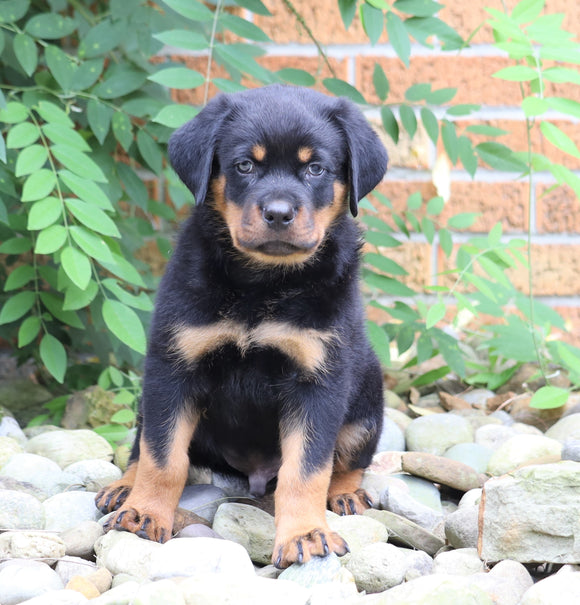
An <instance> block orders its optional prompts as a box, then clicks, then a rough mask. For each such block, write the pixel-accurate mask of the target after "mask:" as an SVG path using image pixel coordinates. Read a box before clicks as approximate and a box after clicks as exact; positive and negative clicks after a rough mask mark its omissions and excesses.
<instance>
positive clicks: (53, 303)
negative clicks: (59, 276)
mask: <svg viewBox="0 0 580 605" xmlns="http://www.w3.org/2000/svg"><path fill="white" fill-rule="evenodd" d="M65 279H67V280H68V278H66V275H65ZM40 300H42V304H43V305H44V306H45V307H46V308H47V309H48V311H49V312H50V314H51V315H52V316H53V317H56V319H58V320H59V321H61V322H62V323H65V324H67V325H68V326H72V327H73V328H78V329H79V330H83V329H84V327H85V326H84V325H83V322H82V321H81V320H80V319H79V316H78V315H77V314H76V313H75V312H73V311H65V310H64V309H63V300H62V298H61V297H60V296H57V295H56V294H54V293H53V292H41V293H40Z"/></svg>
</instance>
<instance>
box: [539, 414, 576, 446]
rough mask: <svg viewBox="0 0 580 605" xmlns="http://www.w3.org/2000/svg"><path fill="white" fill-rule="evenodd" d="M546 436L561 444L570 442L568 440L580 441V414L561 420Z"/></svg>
mask: <svg viewBox="0 0 580 605" xmlns="http://www.w3.org/2000/svg"><path fill="white" fill-rule="evenodd" d="M545 435H546V437H549V438H550V439H556V440H557V441H560V442H561V443H564V442H565V441H568V439H579V440H580V414H570V415H569V416H564V417H563V418H560V420H558V422H556V424H554V425H553V426H551V427H550V428H549V429H548V430H547V431H546V433H545Z"/></svg>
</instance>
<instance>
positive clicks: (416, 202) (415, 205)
mask: <svg viewBox="0 0 580 605" xmlns="http://www.w3.org/2000/svg"><path fill="white" fill-rule="evenodd" d="M422 205H423V198H422V197H421V192H420V191H415V192H414V193H411V195H410V196H409V197H408V198H407V208H408V209H409V210H419V208H421V206H422Z"/></svg>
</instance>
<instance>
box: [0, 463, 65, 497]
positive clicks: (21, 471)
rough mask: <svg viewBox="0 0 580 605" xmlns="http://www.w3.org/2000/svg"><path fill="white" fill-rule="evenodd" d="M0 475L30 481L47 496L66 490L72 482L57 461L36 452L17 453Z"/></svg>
mask: <svg viewBox="0 0 580 605" xmlns="http://www.w3.org/2000/svg"><path fill="white" fill-rule="evenodd" d="M0 475H1V476H3V477H10V478H11V479H16V480H17V481H21V482H25V483H30V484H31V485H33V486H34V487H36V488H38V489H39V490H41V492H42V493H44V494H45V496H46V497H50V496H54V495H56V494H58V493H60V492H62V491H64V490H65V489H66V488H67V487H68V486H69V485H70V483H71V477H69V476H68V475H65V474H64V473H63V471H62V469H61V468H60V466H58V464H56V462H54V461H53V460H50V459H49V458H45V457H44V456H37V455H36V454H27V453H22V454H15V455H14V456H12V457H11V458H10V460H9V461H8V462H7V463H6V464H5V465H4V467H3V468H2V469H1V470H0Z"/></svg>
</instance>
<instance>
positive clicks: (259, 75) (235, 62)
mask: <svg viewBox="0 0 580 605" xmlns="http://www.w3.org/2000/svg"><path fill="white" fill-rule="evenodd" d="M255 50H256V49H255V48H254V47H250V46H249V45H247V44H216V45H215V47H214V56H215V57H216V58H217V59H218V60H219V63H221V64H222V65H224V67H225V68H226V69H228V70H231V69H233V70H234V72H240V73H244V74H247V75H248V76H250V77H252V78H255V79H256V80H258V81H259V82H266V83H271V82H273V81H274V80H275V78H274V76H273V74H272V72H271V71H270V70H268V69H266V68H265V67H262V66H261V65H259V64H258V63H257V62H256V60H255V58H254V53H255Z"/></svg>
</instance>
